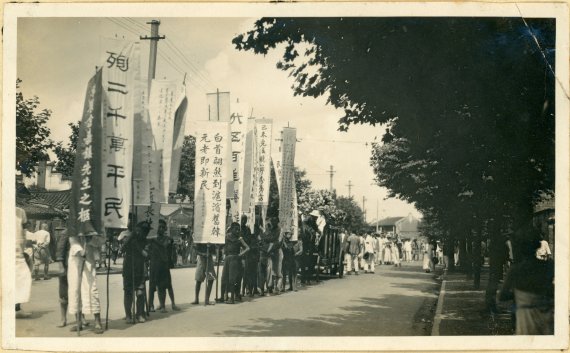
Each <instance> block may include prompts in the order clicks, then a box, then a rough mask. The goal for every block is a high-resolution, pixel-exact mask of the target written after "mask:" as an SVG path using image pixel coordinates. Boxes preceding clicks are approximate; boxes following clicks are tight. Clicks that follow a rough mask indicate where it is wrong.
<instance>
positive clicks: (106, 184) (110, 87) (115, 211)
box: [101, 39, 140, 228]
mask: <svg viewBox="0 0 570 353" xmlns="http://www.w3.org/2000/svg"><path fill="white" fill-rule="evenodd" d="M104 48H105V53H106V60H105V64H104V66H103V95H102V98H103V99H102V102H101V106H102V112H103V133H104V141H103V146H102V151H103V154H102V159H103V170H102V180H103V182H102V198H103V205H102V206H103V207H102V208H103V224H104V226H105V227H109V228H127V224H128V214H129V206H130V203H131V188H132V185H131V179H132V162H133V126H134V101H135V96H134V93H135V92H136V88H135V82H136V80H135V77H136V75H137V74H138V70H139V65H140V64H139V63H140V47H139V44H138V43H134V42H128V41H123V40H114V39H109V40H106V41H105V44H104Z"/></svg>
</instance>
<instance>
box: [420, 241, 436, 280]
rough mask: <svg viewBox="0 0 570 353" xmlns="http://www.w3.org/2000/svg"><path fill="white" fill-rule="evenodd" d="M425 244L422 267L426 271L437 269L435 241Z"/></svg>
mask: <svg viewBox="0 0 570 353" xmlns="http://www.w3.org/2000/svg"><path fill="white" fill-rule="evenodd" d="M423 246H424V262H423V266H422V268H423V270H424V271H425V272H426V273H430V272H431V271H433V270H434V269H435V268H434V264H433V257H434V255H435V253H434V252H435V249H434V246H433V243H424V244H423Z"/></svg>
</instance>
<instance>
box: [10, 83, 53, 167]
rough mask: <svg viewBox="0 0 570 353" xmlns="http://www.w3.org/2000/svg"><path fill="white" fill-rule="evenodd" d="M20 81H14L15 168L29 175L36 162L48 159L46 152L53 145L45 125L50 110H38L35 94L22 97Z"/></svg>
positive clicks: (38, 101)
mask: <svg viewBox="0 0 570 353" xmlns="http://www.w3.org/2000/svg"><path fill="white" fill-rule="evenodd" d="M21 82H22V81H21V80H20V79H18V80H17V81H16V89H17V92H16V170H18V171H20V172H21V173H22V174H23V175H25V176H28V177H29V176H31V175H32V174H33V173H34V172H35V166H36V165H37V164H38V162H40V161H45V160H48V159H49V156H48V154H47V152H48V151H49V150H50V149H51V148H52V147H53V146H54V144H53V141H52V140H51V139H50V138H49V137H50V134H51V131H50V129H49V128H48V127H47V126H46V124H47V122H48V120H49V119H50V117H51V114H52V112H51V110H49V109H42V110H39V108H38V107H39V105H40V100H39V98H38V97H37V96H34V97H32V98H24V95H23V93H22V92H21V91H19V88H20V83H21Z"/></svg>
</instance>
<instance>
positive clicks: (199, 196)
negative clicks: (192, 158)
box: [194, 121, 231, 244]
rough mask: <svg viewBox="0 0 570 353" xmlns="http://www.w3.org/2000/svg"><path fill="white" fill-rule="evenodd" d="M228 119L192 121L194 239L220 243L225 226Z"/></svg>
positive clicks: (195, 240)
mask: <svg viewBox="0 0 570 353" xmlns="http://www.w3.org/2000/svg"><path fill="white" fill-rule="evenodd" d="M230 148H231V142H230V125H229V123H228V122H209V121H208V122H206V121H203V122H202V121H200V122H197V123H196V173H195V175H196V183H195V185H196V187H195V193H194V242H196V243H209V244H223V243H224V242H225V229H226V198H225V195H226V186H227V180H228V179H231V178H230V175H229V174H228V168H227V167H226V166H227V164H229V163H231V162H230V160H229V159H228V150H229V149H230Z"/></svg>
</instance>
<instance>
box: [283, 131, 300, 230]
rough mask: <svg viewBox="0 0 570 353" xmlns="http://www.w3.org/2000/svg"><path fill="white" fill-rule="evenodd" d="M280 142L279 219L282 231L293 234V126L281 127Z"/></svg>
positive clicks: (295, 132)
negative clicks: (281, 138) (281, 139)
mask: <svg viewBox="0 0 570 353" xmlns="http://www.w3.org/2000/svg"><path fill="white" fill-rule="evenodd" d="M282 137H283V141H282V143H281V153H282V157H281V173H280V174H281V192H280V193H279V195H280V197H279V220H280V223H281V230H282V232H289V233H291V234H292V235H293V234H294V226H295V219H296V218H297V216H296V215H295V214H294V208H295V202H294V194H295V193H296V191H295V146H296V143H297V130H296V129H295V128H288V127H286V128H284V129H283V134H282Z"/></svg>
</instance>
